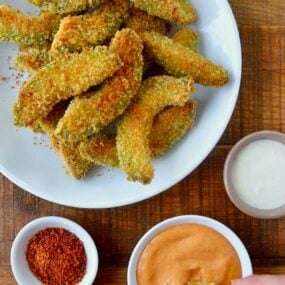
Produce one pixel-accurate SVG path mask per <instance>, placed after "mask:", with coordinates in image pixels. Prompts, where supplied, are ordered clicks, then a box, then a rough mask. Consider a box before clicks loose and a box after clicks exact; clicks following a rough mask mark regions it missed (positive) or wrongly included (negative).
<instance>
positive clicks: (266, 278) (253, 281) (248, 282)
mask: <svg viewBox="0 0 285 285" xmlns="http://www.w3.org/2000/svg"><path fill="white" fill-rule="evenodd" d="M232 285H285V275H252V276H249V277H247V278H243V279H238V280H233V281H232Z"/></svg>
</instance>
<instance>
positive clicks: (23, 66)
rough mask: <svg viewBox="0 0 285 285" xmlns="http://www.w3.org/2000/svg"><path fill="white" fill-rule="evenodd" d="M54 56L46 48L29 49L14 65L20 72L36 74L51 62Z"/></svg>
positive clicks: (21, 53) (18, 57) (17, 57)
mask: <svg viewBox="0 0 285 285" xmlns="http://www.w3.org/2000/svg"><path fill="white" fill-rule="evenodd" d="M51 58H52V56H51V55H50V54H49V52H48V49H46V48H29V49H25V50H24V51H22V52H20V53H19V54H18V55H17V56H16V58H15V60H14V65H15V66H16V67H17V69H18V70H19V71H20V72H29V73H35V72H36V71H38V70H39V69H41V68H42V67H44V66H45V65H47V64H48V63H49V62H50V61H51Z"/></svg>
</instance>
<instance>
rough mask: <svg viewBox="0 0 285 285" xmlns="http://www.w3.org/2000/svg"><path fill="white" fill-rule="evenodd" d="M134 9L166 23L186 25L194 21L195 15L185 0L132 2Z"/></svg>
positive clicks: (139, 0)
mask: <svg viewBox="0 0 285 285" xmlns="http://www.w3.org/2000/svg"><path fill="white" fill-rule="evenodd" d="M132 1H133V2H134V5H135V7H137V8H140V9H142V10H144V11H146V12H147V13H148V14H150V15H153V16H157V17H159V18H162V19H164V20H167V21H173V22H176V23H177V24H180V25H187V24H191V23H194V22H195V21H196V13H195V10H194V9H193V7H192V6H191V5H190V4H189V2H188V1H187V0H156V1H153V0H132Z"/></svg>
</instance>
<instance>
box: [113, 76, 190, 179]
mask: <svg viewBox="0 0 285 285" xmlns="http://www.w3.org/2000/svg"><path fill="white" fill-rule="evenodd" d="M193 92H194V86H193V80H192V78H191V77H183V78H174V77H171V76H156V77H151V78H148V79H147V80H145V81H144V82H143V83H142V85H141V87H140V89H139V92H138V100H137V102H135V103H133V104H132V105H130V106H129V108H128V109H127V111H126V113H125V114H124V116H123V117H122V118H121V120H120V121H119V122H118V124H117V138H116V141H117V150H118V157H119V161H120V166H121V167H122V169H123V170H124V171H125V172H126V173H127V174H128V179H129V180H131V181H140V182H142V183H145V184H147V183H150V181H151V180H152V178H153V174H154V171H153V167H152V164H151V151H150V148H149V144H148V137H149V134H150V131H151V126H152V121H153V118H154V117H155V115H156V114H157V113H159V112H160V111H162V110H163V109H164V108H165V107H167V106H171V105H178V106H182V105H184V104H185V102H186V101H187V99H188V96H189V95H190V94H191V93H193Z"/></svg>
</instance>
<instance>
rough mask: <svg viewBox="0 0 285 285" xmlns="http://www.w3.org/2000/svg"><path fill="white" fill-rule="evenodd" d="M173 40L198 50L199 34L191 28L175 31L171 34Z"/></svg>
mask: <svg viewBox="0 0 285 285" xmlns="http://www.w3.org/2000/svg"><path fill="white" fill-rule="evenodd" d="M173 41H174V42H176V43H179V44H181V45H183V46H185V47H187V48H189V49H190V50H193V51H195V52H198V42H199V35H198V33H196V32H195V31H193V30H191V29H182V30H179V31H177V32H176V33H175V34H174V36H173Z"/></svg>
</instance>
